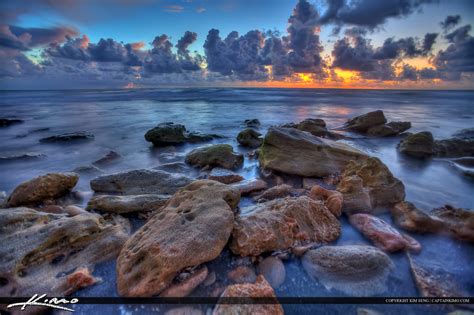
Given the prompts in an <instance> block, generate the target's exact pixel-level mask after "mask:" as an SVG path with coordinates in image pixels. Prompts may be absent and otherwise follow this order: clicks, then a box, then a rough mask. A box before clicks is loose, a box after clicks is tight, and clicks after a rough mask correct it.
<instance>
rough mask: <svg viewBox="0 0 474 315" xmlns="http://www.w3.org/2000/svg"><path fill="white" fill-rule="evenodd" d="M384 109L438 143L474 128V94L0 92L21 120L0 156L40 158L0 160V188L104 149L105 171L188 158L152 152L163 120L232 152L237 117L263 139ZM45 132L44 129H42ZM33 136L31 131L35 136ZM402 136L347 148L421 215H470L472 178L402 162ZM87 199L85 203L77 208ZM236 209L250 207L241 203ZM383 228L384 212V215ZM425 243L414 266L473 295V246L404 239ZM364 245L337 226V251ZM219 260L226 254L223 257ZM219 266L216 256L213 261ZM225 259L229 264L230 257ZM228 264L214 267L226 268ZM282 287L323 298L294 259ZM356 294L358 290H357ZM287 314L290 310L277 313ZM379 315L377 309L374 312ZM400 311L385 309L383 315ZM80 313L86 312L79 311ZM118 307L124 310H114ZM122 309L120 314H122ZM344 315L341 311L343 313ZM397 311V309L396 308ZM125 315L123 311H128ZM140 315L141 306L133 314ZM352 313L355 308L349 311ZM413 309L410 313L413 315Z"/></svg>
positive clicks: (403, 284) (398, 258)
mask: <svg viewBox="0 0 474 315" xmlns="http://www.w3.org/2000/svg"><path fill="white" fill-rule="evenodd" d="M376 109H382V110H383V111H384V112H385V115H386V117H387V119H388V120H389V121H391V120H404V121H411V123H412V126H413V127H412V129H411V130H410V131H411V132H417V131H424V130H427V131H430V132H432V133H433V135H434V137H435V138H437V139H443V138H449V137H450V136H451V135H452V134H453V133H454V132H456V131H458V130H460V129H464V128H470V127H474V93H473V92H468V91H378V90H309V89H171V90H170V89H146V90H108V91H103V90H101V91H98V90H88V91H21V92H20V91H2V92H0V110H1V112H0V117H8V118H20V119H24V120H25V122H24V123H22V124H18V125H13V126H11V127H7V128H1V129H0V143H1V147H0V156H7V155H16V154H21V153H26V152H35V153H42V154H44V155H46V157H45V158H43V159H38V160H31V161H17V162H1V163H0V191H2V190H3V191H6V192H7V193H9V192H11V190H12V189H13V188H14V187H15V186H16V185H18V184H19V183H21V182H22V181H24V180H27V179H30V178H32V177H34V176H37V175H40V174H44V173H46V172H51V171H70V170H72V169H74V168H75V167H78V166H82V165H87V164H90V163H91V162H93V161H95V160H97V159H99V158H101V157H102V156H103V155H104V154H106V153H107V152H109V151H110V150H114V151H116V152H118V153H119V154H120V155H121V156H122V159H121V160H120V161H118V162H117V163H115V164H113V165H111V166H109V167H105V168H104V170H105V171H106V172H107V173H111V172H115V171H120V170H126V169H138V168H149V167H155V166H158V165H160V164H163V163H168V162H173V161H182V160H184V156H185V154H186V152H188V151H189V150H191V149H193V148H195V147H196V146H199V145H200V144H196V145H184V146H176V147H167V148H153V147H152V146H151V144H150V143H148V142H146V141H145V139H144V137H143V135H144V134H145V132H146V131H147V130H148V129H150V128H152V127H154V126H155V125H157V124H158V123H161V122H167V121H172V122H175V123H181V124H184V125H186V127H187V129H188V130H190V131H201V132H204V133H217V134H220V135H223V136H224V138H222V139H219V140H216V141H214V142H220V143H221V142H222V143H230V144H232V145H233V146H234V148H235V150H238V151H241V152H247V151H248V150H246V149H244V148H241V147H239V146H238V145H237V142H236V140H235V137H236V135H237V134H238V132H239V131H240V130H242V129H243V126H242V122H243V121H244V120H245V119H251V118H258V119H259V120H260V121H261V123H262V126H261V128H260V131H261V132H262V133H265V132H266V130H267V128H268V127H269V126H271V125H276V124H282V123H287V122H299V121H301V120H303V119H306V118H322V119H324V120H325V121H326V122H327V124H328V127H329V128H334V127H338V126H341V125H342V124H343V123H344V122H345V121H346V120H347V119H348V118H350V117H353V116H356V115H359V114H362V113H365V112H368V111H372V110H376ZM44 128H49V129H48V130H42V129H44ZM38 130H39V131H38ZM76 131H87V132H91V133H93V134H94V135H95V139H94V140H93V141H88V142H78V143H70V144H60V143H55V144H45V143H39V141H38V140H39V139H40V138H43V137H46V136H50V135H55V134H60V133H66V132H76ZM399 140H400V138H398V137H393V138H363V137H360V136H356V138H355V139H354V140H350V141H348V142H349V143H350V144H352V145H354V146H356V147H358V148H360V149H362V150H364V151H365V152H367V153H369V154H370V155H374V156H377V157H379V158H380V159H381V160H382V161H383V162H384V163H385V164H387V166H388V167H389V168H390V170H391V171H392V172H393V173H394V175H395V176H396V177H398V178H399V179H400V180H402V181H403V183H404V184H405V187H406V193H407V200H409V201H412V202H414V203H415V204H416V205H417V206H419V207H420V208H422V209H424V210H430V209H432V208H434V207H439V206H442V205H444V204H451V205H453V206H457V207H464V208H471V209H472V208H473V206H474V197H473V195H474V181H473V180H472V179H471V178H468V177H465V176H463V175H462V174H461V173H459V172H458V171H457V170H456V169H454V168H453V167H452V166H451V165H450V164H449V163H448V162H447V161H445V160H436V159H434V160H428V161H420V160H417V159H412V158H408V157H406V156H402V155H400V154H399V153H398V152H397V150H396V145H397V143H398V142H399ZM257 166H258V165H257V164H256V162H255V161H251V160H246V162H245V165H244V167H243V169H242V170H240V173H241V174H243V175H244V177H246V178H250V177H254V176H256V174H258V169H257ZM93 177H94V176H87V175H83V176H81V179H80V182H79V184H78V187H77V189H78V190H81V191H86V192H87V191H89V192H90V188H89V181H90V179H91V178H93ZM85 202H87V200H85V201H84V203H85ZM242 203H249V201H248V200H245V199H244V200H243V201H242ZM384 218H385V219H387V221H389V222H390V221H391V220H390V217H389V216H388V215H385V216H384ZM412 236H414V237H415V238H416V239H417V240H419V241H420V242H421V243H422V245H423V246H424V248H423V251H422V253H421V254H420V255H418V257H417V258H418V259H420V261H422V262H424V263H425V264H428V265H431V266H434V267H436V268H441V269H442V270H444V271H445V272H448V273H450V274H453V275H454V276H455V278H456V279H458V280H459V282H460V283H461V284H462V285H463V288H464V289H465V290H467V291H468V292H470V294H471V295H472V293H473V292H474V267H473V266H472V261H473V260H474V251H473V247H472V245H469V244H466V243H460V242H458V241H454V240H451V239H448V238H445V237H441V236H420V235H412ZM355 243H364V244H365V243H367V241H366V240H365V239H364V238H363V237H362V236H361V235H360V234H359V233H358V232H357V231H355V230H354V229H353V228H352V227H351V226H350V225H349V224H347V222H346V221H345V219H343V233H342V236H341V238H340V239H339V240H338V241H337V244H355ZM224 256H225V255H224ZM391 256H392V259H393V260H394V262H395V263H396V265H397V268H396V270H395V271H394V274H393V279H392V280H391V282H390V291H389V294H390V295H392V296H397V295H416V288H415V287H414V284H413V281H412V279H411V276H410V273H409V269H408V265H407V261H406V257H405V256H404V255H403V254H396V255H391ZM220 259H221V258H220ZM229 259H230V258H229ZM229 259H226V258H225V257H224V258H222V259H221V261H222V262H221V263H214V264H215V265H216V264H217V265H216V268H224V269H225V268H227V267H228V266H226V264H228V263H229ZM286 267H287V272H288V280H287V282H286V283H285V285H284V286H283V287H282V288H280V289H279V290H278V291H277V293H278V295H279V296H302V295H304V296H312V295H313V296H324V295H329V296H331V295H333V296H334V295H335V294H337V293H334V292H329V293H328V292H326V291H325V290H324V289H323V288H322V287H321V286H319V285H318V284H317V283H315V282H314V281H312V280H310V279H309V278H308V277H307V276H306V274H305V273H304V270H302V268H301V265H300V264H299V262H298V261H290V262H287V263H286ZM97 272H99V273H101V274H102V273H103V274H104V275H102V276H103V277H104V279H105V280H106V281H105V283H103V284H101V285H98V286H95V287H92V288H89V289H86V290H83V291H82V292H80V293H79V294H80V295H88V296H112V295H116V292H115V289H114V287H115V279H114V277H115V274H114V266H113V263H109V264H105V265H104V267H103V268H98V271H97ZM355 294H356V293H355ZM307 307H309V308H308V309H307V310H311V311H318V313H324V312H325V311H324V310H326V311H327V313H328V314H329V313H331V312H332V311H334V312H336V311H337V310H339V309H338V307H337V306H334V308H325V309H321V308H318V307H316V306H312V307H310V306H307ZM285 309H286V310H287V311H289V312H290V313H297V312H298V311H299V310H298V307H296V306H285ZM379 309H380V307H379ZM401 309H403V307H402V308H395V309H393V308H392V309H391V308H388V307H385V308H384V310H385V311H388V312H389V313H390V312H391V310H393V312H394V313H397V312H398V311H400V310H401ZM82 310H83V311H84V312H85V313H90V312H92V309H88V308H85V309H82ZM122 310H123V309H122ZM127 310H128V309H127ZM344 310H347V308H345V309H344ZM397 310H398V311H397ZM128 311H130V310H128ZM138 311H140V308H139V310H138ZM350 311H351V312H352V311H355V308H351V309H350ZM420 312H422V311H421V310H417V311H416V312H415V313H420Z"/></svg>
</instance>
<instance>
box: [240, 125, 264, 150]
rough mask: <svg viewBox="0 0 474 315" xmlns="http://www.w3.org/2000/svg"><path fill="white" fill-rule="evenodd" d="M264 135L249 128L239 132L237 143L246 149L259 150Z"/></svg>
mask: <svg viewBox="0 0 474 315" xmlns="http://www.w3.org/2000/svg"><path fill="white" fill-rule="evenodd" d="M261 136H262V134H261V133H260V132H258V131H255V130H254V129H252V128H247V129H244V130H242V131H241V132H239V134H238V135H237V142H238V143H239V144H240V145H241V146H244V147H249V148H258V147H259V146H261V145H262V142H263V139H262V137H261Z"/></svg>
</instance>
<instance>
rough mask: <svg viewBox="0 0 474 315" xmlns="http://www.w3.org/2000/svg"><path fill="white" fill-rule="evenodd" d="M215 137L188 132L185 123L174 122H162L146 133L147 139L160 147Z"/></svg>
mask: <svg viewBox="0 0 474 315" xmlns="http://www.w3.org/2000/svg"><path fill="white" fill-rule="evenodd" d="M214 138H216V135H205V134H200V133H197V132H191V133H188V132H187V131H186V127H184V125H181V124H175V123H172V122H165V123H161V124H159V125H158V126H156V127H155V128H152V129H150V130H148V131H147V133H146V134H145V140H146V141H148V142H151V143H153V145H154V146H158V147H159V146H167V145H173V144H183V143H186V142H191V143H196V142H202V141H209V140H212V139H214Z"/></svg>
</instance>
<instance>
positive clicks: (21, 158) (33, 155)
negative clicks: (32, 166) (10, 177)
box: [0, 152, 46, 162]
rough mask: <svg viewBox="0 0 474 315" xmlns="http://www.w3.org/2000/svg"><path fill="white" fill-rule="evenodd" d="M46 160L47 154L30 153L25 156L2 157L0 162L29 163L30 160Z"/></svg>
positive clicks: (24, 154)
mask: <svg viewBox="0 0 474 315" xmlns="http://www.w3.org/2000/svg"><path fill="white" fill-rule="evenodd" d="M44 158H46V155H45V154H42V153H35V152H29V153H23V154H14V155H4V156H0V162H14V161H29V160H39V159H44Z"/></svg>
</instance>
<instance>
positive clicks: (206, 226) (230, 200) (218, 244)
mask: <svg viewBox="0 0 474 315" xmlns="http://www.w3.org/2000/svg"><path fill="white" fill-rule="evenodd" d="M239 200H240V194H239V192H238V191H237V190H236V189H234V188H232V187H230V186H229V185H225V184H221V183H219V182H216V181H211V180H198V181H195V182H193V183H191V184H189V185H187V186H185V187H183V188H182V189H181V190H179V191H178V192H177V193H176V194H175V195H174V196H173V197H172V198H171V199H170V200H169V201H168V203H167V205H166V207H165V208H163V209H162V212H161V213H159V214H156V215H154V216H153V217H151V218H150V219H149V220H148V222H147V223H145V225H143V226H142V227H141V228H140V229H139V230H138V231H137V232H136V233H135V234H134V235H133V236H132V237H131V238H130V239H129V240H128V241H127V243H126V244H125V245H124V247H123V249H122V251H121V253H120V255H119V258H118V260H117V286H118V292H119V294H120V295H123V296H141V297H145V296H153V295H156V294H159V293H160V292H162V291H163V290H164V289H165V288H166V287H167V286H169V285H170V284H171V282H172V280H173V278H174V277H175V276H176V275H177V274H178V273H179V272H180V271H181V270H183V269H185V268H187V267H192V266H197V265H200V264H202V263H205V262H207V261H211V260H213V259H215V258H216V257H217V256H219V254H220V253H221V251H222V249H223V248H224V246H225V245H226V243H227V240H228V239H229V237H230V234H231V232H232V227H233V221H234V214H233V209H234V208H235V207H236V206H237V204H238V202H239Z"/></svg>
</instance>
